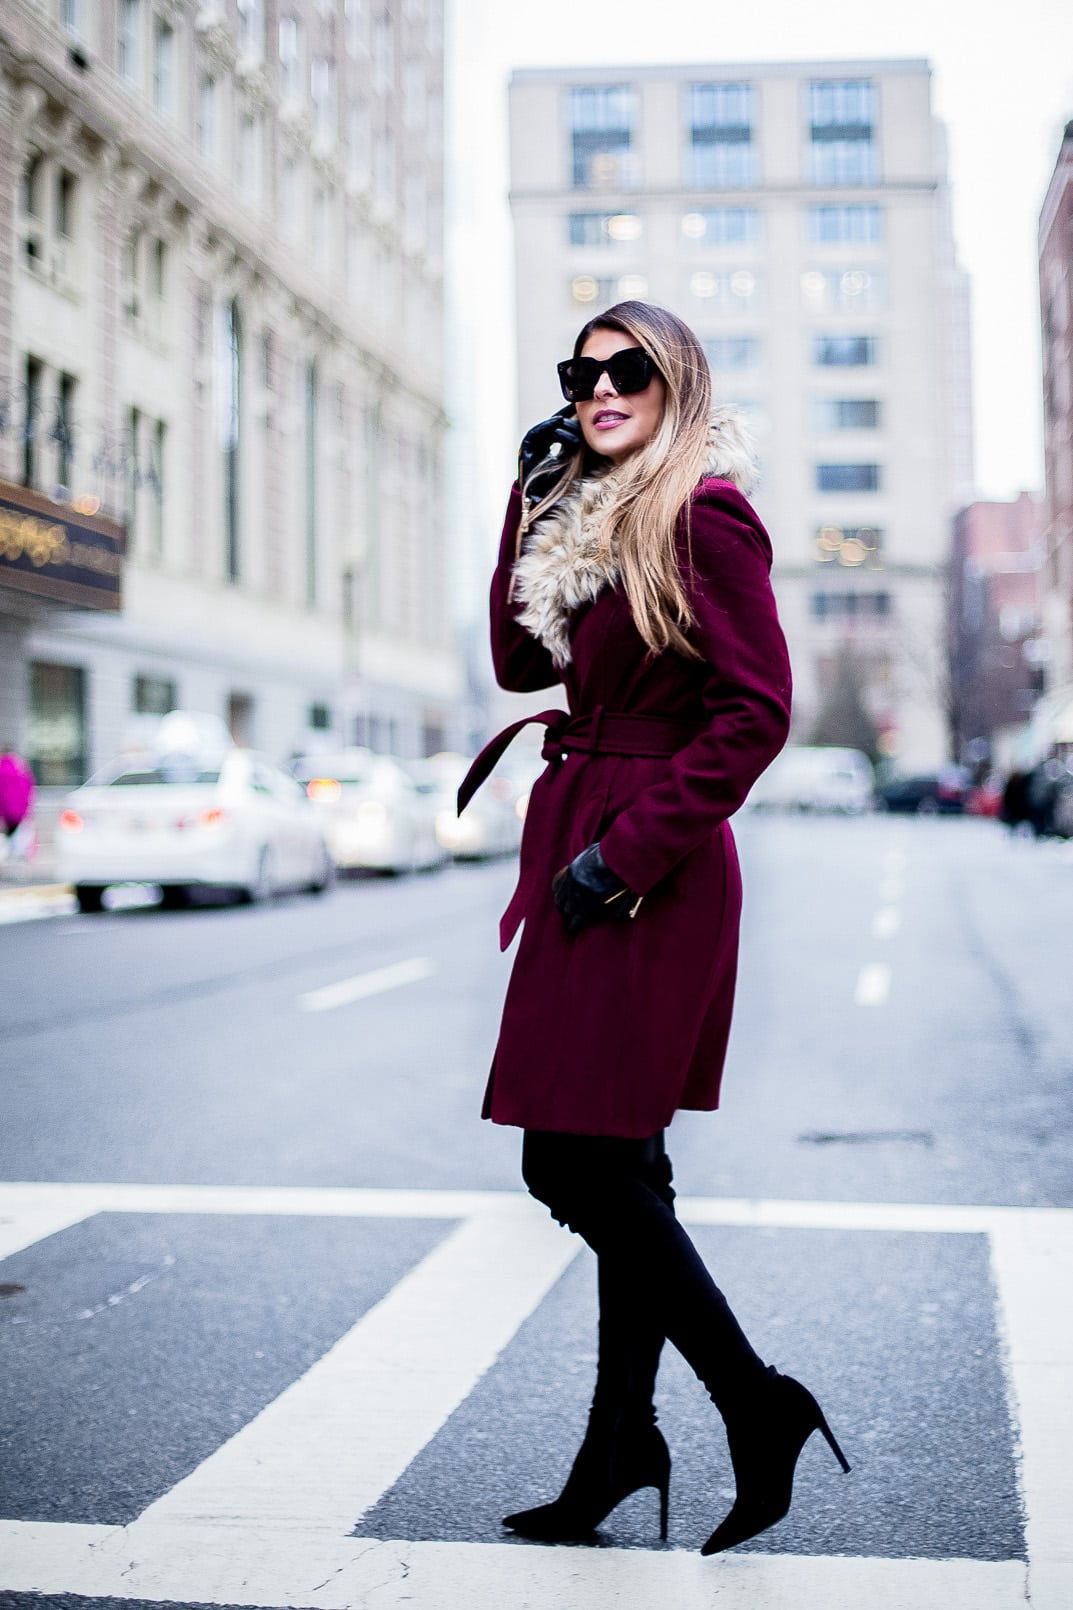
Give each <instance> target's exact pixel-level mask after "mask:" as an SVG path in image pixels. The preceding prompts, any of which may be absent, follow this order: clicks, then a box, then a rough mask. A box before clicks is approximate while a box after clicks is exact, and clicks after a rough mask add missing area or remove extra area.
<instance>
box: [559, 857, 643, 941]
mask: <svg viewBox="0 0 1073 1610" xmlns="http://www.w3.org/2000/svg"><path fill="white" fill-rule="evenodd" d="M551 888H552V894H553V896H554V898H555V904H556V906H557V907H558V909H559V912H560V914H561V916H562V919H563V922H564V923H565V925H566V931H567V933H568V934H569V935H570V936H571V938H573V936H574V935H575V934H576V933H578V932H579V931H580V929H582V928H584V927H586V926H588V925H589V924H591V923H596V922H620V921H622V920H623V918H626V917H630V916H632V915H633V913H634V911H635V910H636V908H637V906H638V904H639V900H638V896H637V895H636V894H634V892H633V890H632V889H631V888H630V887H629V885H628V884H626V883H623V881H622V879H621V878H620V877H619V876H618V874H617V873H615V872H612V870H611V868H610V867H609V866H608V864H607V862H606V861H605V860H604V858H603V856H602V855H601V854H600V846H599V844H590V845H589V847H588V849H587V850H582V852H581V854H580V855H575V857H574V859H573V860H572V861H571V863H570V865H569V866H564V867H563V869H562V871H561V872H557V873H556V874H555V876H554V878H553V879H552V883H551Z"/></svg>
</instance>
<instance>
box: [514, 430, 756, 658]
mask: <svg viewBox="0 0 1073 1610" xmlns="http://www.w3.org/2000/svg"><path fill="white" fill-rule="evenodd" d="M756 472H757V464H756V449H755V446H754V443H753V438H752V435H751V433H750V431H749V429H748V427H747V426H746V424H745V421H744V418H743V417H742V415H741V413H740V411H739V410H738V409H736V408H731V407H720V408H716V409H714V410H713V411H712V425H711V437H710V448H709V453H708V458H707V460H706V462H705V466H704V475H705V476H717V477H719V478H720V479H721V480H725V481H732V482H733V483H734V485H735V486H736V487H738V488H739V490H740V491H742V492H744V493H746V494H747V493H749V492H750V491H751V490H752V487H753V484H754V482H755V480H756ZM617 490H618V480H617V478H616V475H615V471H614V468H612V469H610V470H608V471H607V472H606V473H605V474H603V475H592V476H589V477H588V478H587V479H585V480H583V481H577V482H575V484H574V485H573V486H572V487H571V489H570V490H569V492H567V493H566V495H565V496H564V497H562V498H560V499H559V502H558V503H556V504H555V505H554V506H553V507H552V508H551V509H549V510H548V512H547V514H545V515H543V516H542V518H541V519H540V521H539V523H538V524H537V525H535V526H533V527H532V529H531V530H530V531H529V532H528V533H527V534H526V543H525V549H524V552H523V553H522V555H521V557H520V558H519V559H518V560H517V561H516V563H515V565H514V592H515V596H516V597H518V598H520V599H521V601H522V603H523V604H524V606H525V607H524V608H523V609H522V611H521V613H520V614H519V615H518V620H519V621H520V622H521V624H522V625H523V626H524V627H525V628H526V630H527V631H528V632H531V633H532V635H533V636H534V637H536V638H539V640H540V641H541V642H542V643H543V644H544V647H545V648H546V649H547V650H548V652H549V653H550V655H551V657H552V660H553V662H554V664H555V665H556V666H557V667H558V669H559V670H562V669H563V667H564V666H567V665H569V663H570V617H571V615H572V614H573V613H574V611H575V610H576V609H579V608H580V607H581V605H582V604H587V603H591V602H592V600H593V599H595V598H596V597H597V596H598V594H599V593H600V592H601V591H602V590H603V588H604V587H613V586H614V585H615V583H616V582H617V581H618V578H619V565H618V557H617V554H616V551H615V543H614V538H613V536H612V537H610V538H608V537H606V536H605V535H604V531H605V527H606V524H607V518H608V515H609V513H610V511H611V508H612V507H613V505H614V502H615V497H616V493H617Z"/></svg>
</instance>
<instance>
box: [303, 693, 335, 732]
mask: <svg viewBox="0 0 1073 1610" xmlns="http://www.w3.org/2000/svg"><path fill="white" fill-rule="evenodd" d="M306 724H307V725H308V727H309V729H310V731H311V732H331V730H332V707H331V705H330V704H321V703H320V702H319V701H318V702H317V703H316V704H311V705H310V706H309V714H308V716H307V717H306Z"/></svg>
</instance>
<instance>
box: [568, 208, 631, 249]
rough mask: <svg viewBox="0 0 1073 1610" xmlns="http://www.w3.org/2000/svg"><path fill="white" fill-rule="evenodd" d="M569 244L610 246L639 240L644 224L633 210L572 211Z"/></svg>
mask: <svg viewBox="0 0 1073 1610" xmlns="http://www.w3.org/2000/svg"><path fill="white" fill-rule="evenodd" d="M569 227H570V244H571V246H612V245H619V244H623V243H625V242H628V241H633V240H640V238H641V236H642V235H643V234H644V224H643V222H642V220H641V219H640V218H639V217H638V216H637V214H636V213H634V212H572V213H571V214H570V226H569Z"/></svg>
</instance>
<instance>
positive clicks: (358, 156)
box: [0, 0, 463, 784]
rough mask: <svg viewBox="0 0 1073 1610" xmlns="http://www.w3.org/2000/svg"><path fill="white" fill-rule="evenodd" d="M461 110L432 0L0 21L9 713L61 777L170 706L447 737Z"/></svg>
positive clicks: (32, 8)
mask: <svg viewBox="0 0 1073 1610" xmlns="http://www.w3.org/2000/svg"><path fill="white" fill-rule="evenodd" d="M442 99H443V41H442V0H385V3H384V4H381V5H379V6H377V7H375V8H374V7H372V6H370V5H369V4H368V3H367V0H206V3H202V4H197V3H194V0H8V3H7V4H5V5H4V7H3V8H2V9H0V206H2V208H3V214H2V224H0V480H2V482H3V486H2V487H0V505H2V509H0V521H6V524H4V528H3V530H4V538H5V541H6V546H5V541H0V720H2V721H3V724H4V727H5V732H6V735H7V736H9V737H10V736H14V737H15V739H16V741H17V742H18V743H19V744H20V745H21V747H22V748H23V750H24V752H26V753H28V755H29V757H30V758H31V760H32V761H33V762H34V764H35V768H36V770H37V773H38V776H39V779H40V780H42V781H44V782H46V783H56V784H65V783H70V782H75V781H78V780H79V779H80V778H81V777H82V776H84V775H85V774H86V773H87V772H88V771H92V770H93V769H95V768H96V767H97V766H98V765H99V764H101V763H102V762H103V761H105V760H106V759H108V758H109V757H110V756H111V755H113V754H115V753H116V752H117V751H119V750H120V749H121V748H123V747H124V746H125V745H127V744H128V743H130V742H131V741H132V739H136V737H137V735H138V731H139V726H141V727H144V726H145V724H146V722H147V720H148V719H149V718H152V717H154V716H155V715H156V714H158V713H160V712H162V711H163V710H166V709H168V708H169V707H173V706H181V707H185V708H192V709H200V710H208V711H211V712H214V713H216V714H218V715H220V716H222V717H223V718H224V719H225V720H226V721H227V722H228V724H229V726H230V728H231V730H232V732H233V734H234V736H235V737H236V738H237V739H238V740H239V741H241V742H245V743H250V744H253V745H255V746H257V747H259V748H262V749H264V750H266V751H269V752H272V753H274V754H276V755H279V756H283V755H286V754H288V753H290V752H293V751H294V750H297V749H302V748H304V747H306V746H307V745H309V744H310V743H312V742H322V743H328V742H339V741H345V742H366V743H370V744H371V745H372V746H373V747H375V748H379V749H385V750H388V749H390V750H394V751H396V752H399V753H402V754H411V755H412V754H419V753H423V752H431V751H434V750H436V749H439V748H441V747H443V746H444V745H445V744H447V743H450V742H452V741H453V740H454V739H455V733H456V728H457V721H458V715H457V712H458V709H459V706H460V701H461V699H462V694H463V686H462V676H461V671H460V663H459V657H458V653H457V650H456V645H455V644H454V641H453V637H452V632H451V627H450V624H449V610H448V605H447V581H446V569H447V561H446V554H445V550H444V540H443V525H442V516H441V513H440V511H441V509H442V506H443V498H442V478H443V471H442V460H443V443H444V435H445V428H446V416H445V413H444V408H443V402H442V393H443V373H442V358H441V350H442V344H443V288H442V248H441V240H442V194H443V178H442V175H443V158H442ZM31 517H33V518H35V519H37V520H38V521H39V522H40V523H41V524H42V527H43V529H45V530H52V531H53V533H54V535H55V537H56V541H57V542H59V541H60V538H61V535H62V533H64V532H66V533H67V535H68V540H67V546H66V548H63V549H62V550H61V549H60V548H57V550H56V554H55V555H53V556H52V557H50V558H47V559H45V560H42V561H41V563H40V564H38V563H37V561H36V559H35V558H34V556H32V555H31V554H30V552H29V550H28V549H27V547H26V543H25V541H24V540H23V537H22V535H20V533H23V532H24V531H25V533H30V534H32V529H33V528H32V527H29V526H24V524H23V523H22V522H25V520H26V519H28V518H31ZM72 522H74V524H72ZM75 526H78V530H76V529H75ZM117 532H118V534H119V538H121V539H123V540H117V536H116V534H117ZM76 538H78V539H79V540H77V541H76V540H75V539H76ZM94 544H95V545H96V547H94ZM37 546H38V549H39V550H40V548H41V542H40V541H38V544H37ZM97 549H99V550H100V551H101V553H104V552H105V550H107V552H108V553H110V554H111V559H110V561H109V563H110V564H111V567H112V574H111V584H110V586H109V588H107V589H106V591H107V593H108V596H107V599H105V600H104V607H100V606H101V603H102V599H101V597H98V596H94V595H93V594H92V589H90V588H89V587H87V586H86V576H85V574H83V573H76V572H75V571H73V570H72V569H71V563H70V560H71V554H72V552H73V553H74V554H75V556H76V557H78V555H81V557H82V559H83V560H86V561H87V562H88V560H87V555H91V552H95V551H97ZM120 550H122V551H120ZM57 556H58V557H57ZM61 561H62V563H61ZM96 563H97V565H98V570H99V571H100V570H102V567H103V568H107V567H106V566H105V561H104V559H103V558H99V559H98V560H97V561H96ZM46 583H51V585H46ZM98 591H100V589H98Z"/></svg>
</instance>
